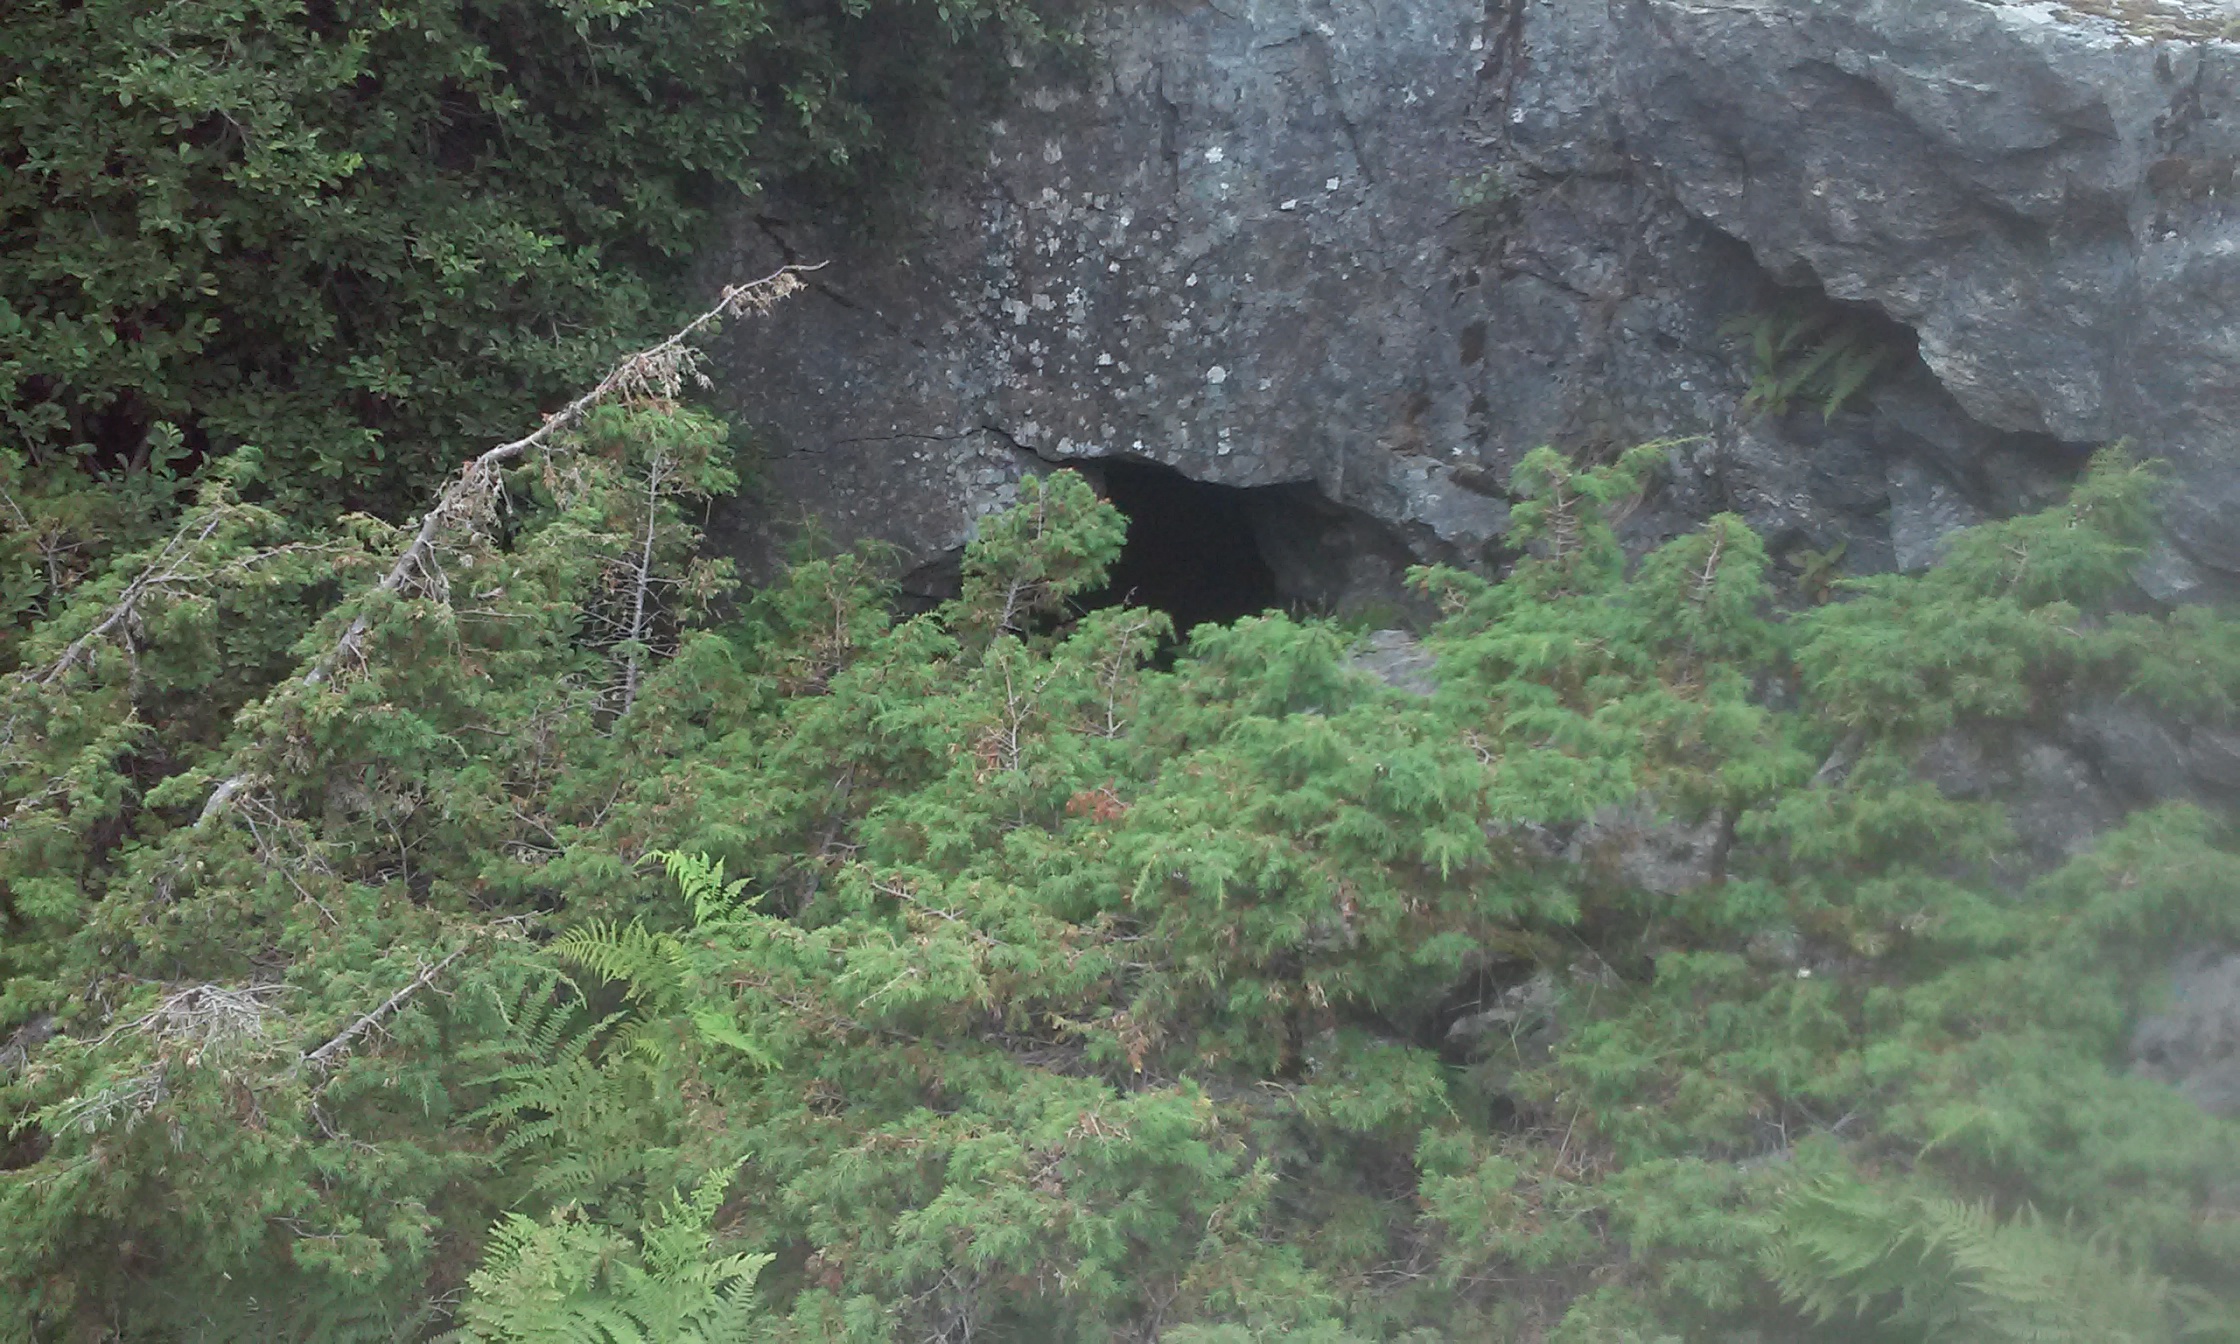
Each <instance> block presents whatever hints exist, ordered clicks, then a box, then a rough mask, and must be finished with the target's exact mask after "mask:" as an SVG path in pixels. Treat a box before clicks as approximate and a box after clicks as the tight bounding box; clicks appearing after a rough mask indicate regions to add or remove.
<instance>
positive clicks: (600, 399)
mask: <svg viewBox="0 0 2240 1344" xmlns="http://www.w3.org/2000/svg"><path fill="white" fill-rule="evenodd" d="M826 264H827V263H825V262H818V263H817V264H816V265H814V266H781V267H779V268H778V269H777V270H775V271H772V272H771V273H770V274H768V275H766V276H763V277H762V278H761V279H759V280H752V281H749V282H748V283H746V284H743V285H733V286H731V287H729V288H727V289H725V290H724V291H723V298H722V300H721V301H719V302H718V303H717V304H716V305H715V306H714V307H712V308H710V309H708V310H707V311H706V312H704V313H702V314H700V315H699V316H698V317H696V318H694V319H692V320H691V321H690V322H687V323H685V324H684V326H682V327H680V328H678V329H677V330H676V331H675V332H674V333H672V334H671V335H670V336H669V337H668V338H667V339H666V340H663V341H661V342H660V343H659V344H656V345H652V346H649V347H647V348H646V349H644V350H640V351H638V352H637V353H636V354H634V355H631V356H629V357H628V358H627V359H624V360H623V361H622V362H621V363H619V364H617V365H615V366H614V368H613V369H611V370H609V371H608V373H607V376H606V377H604V378H602V379H600V380H599V383H598V386H596V387H594V388H592V389H591V390H590V391H588V392H586V393H584V394H583V395H582V396H580V397H577V398H576V399H575V400H574V401H571V402H569V403H568V404H567V405H566V406H563V407H561V408H560V409H559V410H558V411H556V412H554V413H553V414H551V415H548V416H546V417H545V420H544V423H543V424H542V425H539V426H538V427H537V428H536V429H535V430H534V431H533V432H531V433H529V434H526V435H523V436H522V437H521V438H518V439H515V440H513V441H512V442H510V443H501V444H499V445H498V446H497V447H495V448H492V449H490V450H489V451H487V452H485V453H483V454H482V455H481V456H480V457H477V458H475V459H474V460H473V461H472V462H469V463H467V465H466V466H465V467H463V468H461V469H460V472H459V475H458V476H457V477H456V478H454V479H453V480H452V482H451V483H450V484H449V485H447V486H445V487H444V489H443V493H442V494H440V495H438V496H437V497H436V502H435V503H434V505H432V506H431V507H430V508H429V509H428V511H427V512H426V513H424V514H422V515H421V517H420V523H419V526H418V527H416V528H415V529H413V534H412V540H411V541H410V542H409V543H407V545H406V546H405V548H404V551H403V553H402V554H400V555H398V556H397V560H396V563H395V564H393V565H391V566H390V567H389V572H388V573H387V574H384V575H383V576H382V578H381V581H380V582H379V583H377V584H375V585H374V586H373V588H372V589H371V590H370V591H368V592H367V593H366V594H365V595H364V598H362V599H361V600H360V604H359V610H358V614H357V615H356V616H354V617H352V618H351V621H350V624H349V626H348V627H347V628H346V629H344V631H343V632H342V637H341V638H340V639H338V640H336V641H335V644H334V647H332V648H330V649H328V650H327V651H326V652H325V653H324V654H322V655H320V657H319V658H318V660H317V661H316V662H314V663H313V664H312V665H311V667H310V668H309V669H308V670H307V671H305V672H304V674H303V676H302V677H301V678H300V679H298V681H297V683H296V684H297V685H299V686H305V687H313V686H318V685H320V684H321V683H323V682H325V681H326V680H328V679H329V678H330V677H332V676H333V675H334V673H335V670H336V669H337V668H339V667H341V666H342V665H344V664H345V663H347V662H349V661H350V660H351V659H354V658H356V657H358V656H359V654H360V652H361V648H362V646H363V644H364V641H365V637H366V632H367V631H368V630H370V629H371V628H372V623H373V616H372V612H371V610H370V608H369V607H368V606H367V605H366V602H365V599H371V598H375V597H380V596H386V595H391V594H394V593H397V592H399V591H401V590H402V589H403V588H404V587H405V586H406V585H407V584H408V583H410V582H411V581H412V578H413V576H414V575H415V574H424V573H427V572H429V571H431V570H433V569H434V568H435V567H436V547H437V546H438V544H439V543H440V542H441V540H442V538H443V535H444V533H445V532H446V530H447V529H448V528H449V527H450V525H451V524H452V523H454V522H455V521H460V520H463V519H465V518H467V517H470V516H472V515H474V514H476V513H477V512H479V511H481V510H483V509H485V508H487V506H488V500H489V498H490V496H491V495H492V493H493V492H494V491H495V490H496V489H497V486H498V478H499V471H500V469H501V468H503V467H505V466H507V465H508V464H510V463H513V462H515V461H518V460H519V459H521V458H523V457H525V456H527V455H528V454H530V453H531V452H534V451H539V450H542V449H544V448H546V447H548V446H550V444H551V442H552V439H553V437H554V436H555V435H557V434H560V433H563V432H565V431H567V430H569V429H572V428H574V427H575V426H576V425H578V424H580V423H582V421H583V418H584V417H585V416H587V415H589V414H590V413H591V412H592V411H593V410H595V409H597V408H598V407H600V406H602V405H605V404H606V403H608V402H610V401H622V402H632V401H640V402H642V401H649V400H667V399H671V398H674V397H675V396H676V395H677V394H678V393H679V392H681V391H682V390H683V387H684V383H685V381H686V380H687V379H688V378H689V379H695V380H699V352H698V351H697V350H696V349H695V348H694V347H693V345H692V341H693V339H694V338H695V337H697V336H698V335H699V334H700V333H701V332H703V331H705V330H707V329H708V328H709V327H710V326H712V325H714V324H715V323H717V322H720V321H722V320H724V319H725V318H732V317H759V316H761V315H763V314H766V313H768V312H769V311H770V310H771V309H772V308H774V307H776V306H777V305H778V303H780V302H781V301H782V300H784V299H785V298H786V297H788V296H789V295H792V294H795V293H798V292H799V291H800V290H801V289H802V288H803V286H804V284H805V282H804V281H803V280H802V279H801V277H802V276H803V275H805V274H807V273H809V272H811V271H818V270H822V269H823V268H824V267H825V265H826ZM701 381H704V380H701ZM246 779H247V772H246V771H243V772H237V773H235V774H234V775H232V776H230V777H228V778H227V779H225V780H223V781H221V782H220V783H219V784H218V786H217V787H216V788H215V789H213V790H212V791H211V794H210V797H209V799H208V800H207V801H206V802H204V803H203V805H202V814H201V816H200V817H198V818H197V819H196V822H195V824H196V825H197V826H204V825H208V824H209V822H210V821H211V820H212V819H213V818H215V817H216V816H218V815H219V814H220V813H222V812H224V811H225V809H226V805H227V804H228V803H229V802H230V801H231V800H232V799H234V798H235V797H237V796H238V795H239V794H240V792H241V790H242V788H243V787H244V784H245V782H246Z"/></svg>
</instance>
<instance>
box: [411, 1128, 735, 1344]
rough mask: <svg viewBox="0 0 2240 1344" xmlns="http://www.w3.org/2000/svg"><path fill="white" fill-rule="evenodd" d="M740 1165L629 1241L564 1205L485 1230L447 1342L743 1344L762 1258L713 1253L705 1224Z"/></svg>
mask: <svg viewBox="0 0 2240 1344" xmlns="http://www.w3.org/2000/svg"><path fill="white" fill-rule="evenodd" d="M742 1164H743V1160H742V1162H734V1163H733V1164H731V1166H730V1167H728V1168H726V1169H724V1170H722V1171H717V1172H711V1173H709V1174H708V1176H707V1177H706V1178H705V1179H703V1180H702V1181H701V1182H700V1183H699V1185H698V1186H697V1187H696V1188H695V1189H694V1191H693V1193H692V1195H691V1197H690V1198H679V1197H675V1196H672V1198H671V1201H670V1203H668V1204H667V1205H665V1206H664V1207H663V1208H662V1209H661V1210H660V1211H659V1212H658V1213H657V1214H656V1216H655V1218H654V1219H653V1220H652V1221H650V1222H649V1223H648V1224H647V1226H646V1227H645V1228H644V1229H643V1231H642V1232H641V1233H640V1235H639V1237H638V1238H637V1240H636V1242H635V1243H633V1241H632V1239H631V1238H630V1237H629V1236H627V1235H625V1234H624V1233H622V1232H621V1231H618V1230H617V1229H615V1228H612V1227H609V1226H606V1225H604V1224H601V1223H597V1222H593V1221H592V1220H591V1219H590V1218H589V1217H588V1216H587V1215H585V1213H584V1212H583V1210H582V1209H581V1208H579V1207H576V1206H574V1205H568V1206H564V1207H562V1208H560V1209H558V1210H556V1211H554V1212H553V1214H552V1215H551V1216H550V1217H548V1218H547V1219H545V1220H544V1221H542V1222H539V1221H537V1220H535V1219H532V1218H528V1217H524V1216H523V1215H521V1214H518V1213H509V1214H507V1215H505V1217H504V1218H502V1219H500V1220H499V1222H498V1224H497V1225H496V1226H495V1227H493V1228H492V1229H491V1232H490V1251H489V1254H488V1256H487V1257H486V1258H485V1260H484V1262H483V1265H482V1267H481V1268H480V1269H478V1270H476V1271H475V1272H474V1273H473V1274H472V1275H471V1276H469V1278H468V1280H467V1285H468V1289H469V1291H470V1294H471V1295H470V1296H469V1298H468V1299H467V1302H466V1304H465V1306H464V1307H462V1308H461V1310H460V1319H461V1322H462V1324H461V1326H460V1328H459V1329H457V1330H455V1331H453V1332H452V1333H451V1334H450V1335H448V1336H446V1337H445V1338H446V1340H447V1341H448V1342H449V1344H501V1342H502V1344H744V1341H746V1340H749V1339H751V1338H754V1337H755V1335H756V1334H757V1333H759V1317H760V1312H759V1305H758V1303H757V1301H756V1297H755V1291H754V1282H755V1279H756V1277H757V1276H758V1275H760V1274H761V1272H762V1268H763V1266H765V1265H767V1264H768V1263H769V1262H770V1257H769V1256H767V1255H751V1254H733V1255H725V1256H717V1255H715V1254H714V1253H713V1248H714V1244H715V1236H714V1233H713V1232H712V1231H711V1226H712V1224H713V1223H714V1221H715V1215H716V1210H717V1209H718V1208H720V1207H721V1206H722V1204H723V1196H724V1191H725V1190H726V1189H728V1188H729V1187H730V1184H731V1181H732V1178H733V1177H734V1176H736V1175H737V1174H738V1171H739V1167H740V1166H741V1165H742Z"/></svg>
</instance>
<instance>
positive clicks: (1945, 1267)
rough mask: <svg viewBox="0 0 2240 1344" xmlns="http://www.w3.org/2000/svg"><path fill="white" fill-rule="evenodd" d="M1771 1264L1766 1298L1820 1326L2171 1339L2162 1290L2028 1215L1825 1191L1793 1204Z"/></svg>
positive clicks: (1829, 1185) (1986, 1335) (1923, 1335)
mask: <svg viewBox="0 0 2240 1344" xmlns="http://www.w3.org/2000/svg"><path fill="white" fill-rule="evenodd" d="M1782 1233H1783V1235H1782V1236H1781V1237H1780V1238H1779V1239H1778V1240H1777V1241H1776V1242H1775V1244H1774V1248H1773V1249H1772V1250H1771V1251H1770V1252H1769V1254H1768V1256H1767V1263H1766V1268H1767V1272H1768V1274H1769V1276H1770V1277H1771V1279H1772V1280H1773V1283H1774V1285H1775V1286H1776V1287H1777V1288H1778V1289H1779V1290H1780V1291H1781V1293H1782V1295H1783V1296H1784V1297H1786V1298H1787V1299H1788V1300H1789V1301H1790V1302H1792V1303H1794V1304H1795V1305H1796V1306H1798V1307H1799V1308H1801V1309H1802V1310H1803V1311H1804V1312H1806V1313H1807V1314H1808V1315H1810V1316H1812V1317H1813V1318H1814V1319H1815V1320H1817V1321H1818V1322H1820V1323H1822V1324H1826V1323H1828V1322H1829V1321H1832V1320H1834V1319H1836V1318H1837V1317H1839V1316H1846V1317H1850V1318H1851V1319H1853V1320H1855V1321H1859V1322H1861V1323H1866V1322H1870V1321H1872V1322H1875V1323H1877V1324H1879V1325H1881V1326H1882V1327H1884V1328H1885V1329H1887V1330H1889V1331H1890V1332H1892V1333H1893V1334H1895V1335H1897V1336H1900V1337H1903V1338H1906V1339H1909V1340H1920V1341H1925V1342H1926V1344H1936V1342H1937V1341H1953V1342H1954V1344H1958V1342H1959V1341H2000V1340H2013V1341H2017V1342H2018V1344H2019V1342H2020V1341H2026V1340H2027V1341H2034V1342H2036V1344H2054V1342H2056V1341H2072V1340H2073V1341H2076V1342H2077V1344H2087V1342H2088V1341H2089V1342H2090V1344H2118V1342H2119V1341H2138V1342H2140V1344H2144V1342H2145V1341H2152V1340H2165V1339H2169V1338H2171V1337H2172V1333H2173V1328H2172V1317H2173V1315H2174V1313H2175V1309H2176V1308H2177V1306H2178V1302H2177V1300H2176V1298H2175V1296H2174V1294H2173V1293H2172V1291H2171V1288H2170V1285H2169V1284H2168V1283H2167V1282H2166V1281H2164V1280H2162V1279H2160V1278H2157V1277H2154V1276H2152V1275H2148V1274H2144V1273H2140V1272H2137V1271H2134V1270H2131V1269H2129V1268H2127V1267H2125V1266H2124V1265H2123V1264H2122V1263H2121V1261H2120V1260H2119V1259H2118V1258H2117V1257H2116V1256H2115V1254H2114V1253H2113V1251H2112V1248H2111V1247H2109V1246H2108V1245H2107V1244H2106V1243H2105V1242H2104V1241H2102V1240H2098V1239H2095V1240H2090V1241H2079V1240H2077V1239H2075V1238H2074V1237H2071V1236H2070V1235H2068V1234H2067V1233H2066V1231H2064V1230H2063V1229H2059V1228H2055V1227H2051V1226H2049V1225H2047V1224H2046V1222H2045V1221H2044V1220H2043V1219H2042V1218H2040V1217H2039V1216H2038V1215H2037V1213H2036V1212H2035V1211H2034V1210H2030V1209H2025V1210H2024V1211H2023V1212H2022V1213H2021V1214H2020V1215H2019V1216H2017V1217H2015V1218H2012V1219H2008V1220H2006V1221H2001V1220H2000V1219H1999V1217H1998V1215H1997V1214H1996V1213H1995V1212H1994V1211H1993V1210H1992V1208H1991V1207H1990V1206H1989V1205H1988V1204H1970V1203H1964V1202H1962V1201H1959V1200H1954V1199H1941V1198H1933V1197H1929V1196H1925V1195H1910V1196H1892V1195H1890V1194H1887V1193H1885V1192H1883V1191H1879V1190H1874V1189H1871V1188H1868V1187H1866V1186H1859V1185H1850V1184H1838V1183H1835V1182H1821V1183H1818V1184H1815V1185H1813V1186H1810V1187H1808V1188H1806V1189H1805V1190H1803V1191H1801V1192H1799V1193H1798V1194H1796V1195H1795V1196H1793V1197H1791V1199H1790V1200H1789V1201H1788V1203H1787V1205H1786V1206H1785V1207H1784V1209H1783V1210H1782Z"/></svg>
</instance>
